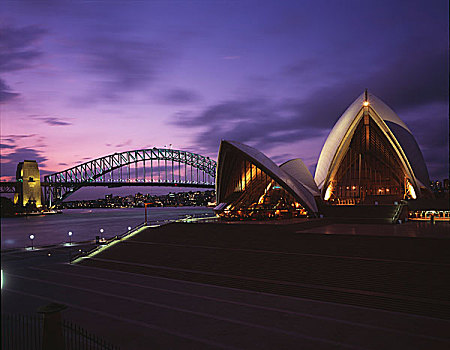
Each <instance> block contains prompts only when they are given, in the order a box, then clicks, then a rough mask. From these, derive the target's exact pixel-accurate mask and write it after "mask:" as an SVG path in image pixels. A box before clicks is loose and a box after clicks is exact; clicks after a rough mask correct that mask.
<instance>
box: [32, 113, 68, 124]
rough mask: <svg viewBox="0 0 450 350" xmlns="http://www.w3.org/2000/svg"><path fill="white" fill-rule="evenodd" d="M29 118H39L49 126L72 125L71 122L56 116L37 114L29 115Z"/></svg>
mask: <svg viewBox="0 0 450 350" xmlns="http://www.w3.org/2000/svg"><path fill="white" fill-rule="evenodd" d="M29 117H30V118H33V119H37V120H40V121H42V122H44V123H45V124H47V125H50V126H67V125H72V123H70V122H68V121H66V120H64V119H62V118H58V117H46V116H39V115H30V116H29Z"/></svg>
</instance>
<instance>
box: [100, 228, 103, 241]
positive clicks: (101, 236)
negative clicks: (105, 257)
mask: <svg viewBox="0 0 450 350" xmlns="http://www.w3.org/2000/svg"><path fill="white" fill-rule="evenodd" d="M103 231H104V230H103V229H102V228H101V229H100V239H101V240H102V241H103Z"/></svg>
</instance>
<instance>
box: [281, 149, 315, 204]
mask: <svg viewBox="0 0 450 350" xmlns="http://www.w3.org/2000/svg"><path fill="white" fill-rule="evenodd" d="M280 168H281V169H282V170H284V171H285V172H286V173H288V174H289V175H291V176H292V177H293V178H294V179H296V180H297V181H299V182H300V183H302V184H303V185H304V186H305V187H306V188H307V189H308V190H309V191H310V192H311V193H312V194H313V196H320V191H319V189H318V188H317V185H316V183H315V181H314V179H313V177H312V175H311V173H310V171H309V169H308V168H307V166H306V165H305V163H303V161H302V160H301V159H300V158H296V159H291V160H288V161H287V162H285V163H283V164H281V165H280Z"/></svg>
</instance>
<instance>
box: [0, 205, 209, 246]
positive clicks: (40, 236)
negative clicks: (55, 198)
mask: <svg viewBox="0 0 450 350" xmlns="http://www.w3.org/2000/svg"><path fill="white" fill-rule="evenodd" d="M144 215H145V212H144V208H124V209H66V210H64V211H63V214H56V215H47V216H28V217H20V218H2V219H1V244H2V247H1V249H2V250H4V249H11V248H23V247H28V246H30V238H29V237H30V235H31V234H32V235H34V243H33V244H34V246H35V247H39V246H44V245H51V244H61V243H65V242H69V235H68V232H69V231H70V232H72V233H73V234H72V242H82V241H87V240H93V239H95V237H96V236H100V235H101V233H100V229H103V237H105V238H109V237H113V236H115V235H117V234H122V233H124V232H126V231H127V229H128V227H129V226H131V227H134V226H136V225H138V224H140V223H142V222H144ZM147 215H148V219H147V220H148V221H160V222H162V221H166V220H177V219H182V218H185V217H186V216H195V217H201V216H207V215H213V211H212V209H211V208H207V207H164V208H160V207H158V208H147Z"/></svg>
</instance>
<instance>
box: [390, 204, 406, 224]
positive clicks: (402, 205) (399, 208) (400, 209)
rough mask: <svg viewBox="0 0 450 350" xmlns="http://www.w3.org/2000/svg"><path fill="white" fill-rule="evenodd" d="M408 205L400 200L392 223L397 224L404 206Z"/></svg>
mask: <svg viewBox="0 0 450 350" xmlns="http://www.w3.org/2000/svg"><path fill="white" fill-rule="evenodd" d="M405 205H406V203H405V202H404V201H400V202H399V204H397V207H396V208H395V212H394V216H392V223H393V224H395V223H396V222H397V220H398V218H399V217H400V214H401V212H402V211H403V207H404V206H405Z"/></svg>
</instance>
